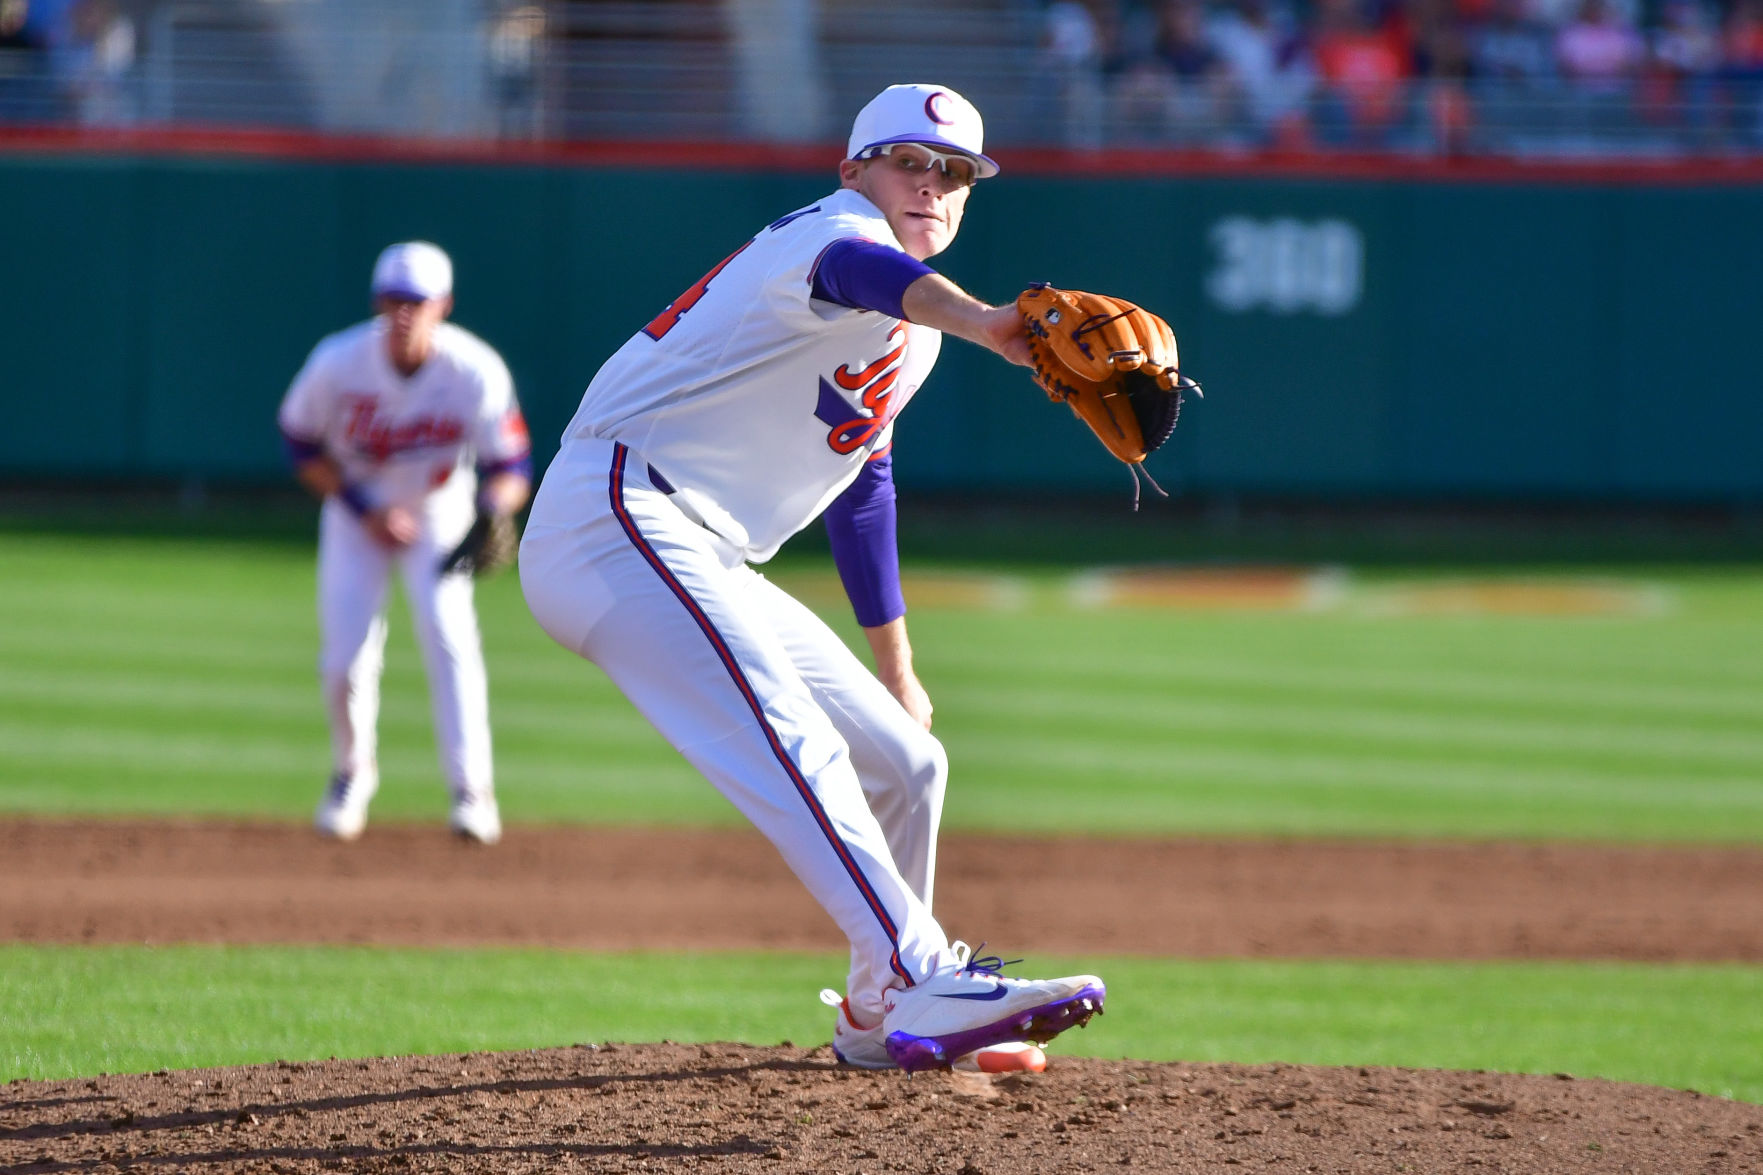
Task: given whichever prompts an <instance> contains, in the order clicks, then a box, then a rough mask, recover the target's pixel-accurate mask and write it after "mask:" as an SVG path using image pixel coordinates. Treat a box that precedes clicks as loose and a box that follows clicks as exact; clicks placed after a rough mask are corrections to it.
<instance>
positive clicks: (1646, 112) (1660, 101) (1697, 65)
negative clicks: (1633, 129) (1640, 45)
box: [1641, 0, 1720, 130]
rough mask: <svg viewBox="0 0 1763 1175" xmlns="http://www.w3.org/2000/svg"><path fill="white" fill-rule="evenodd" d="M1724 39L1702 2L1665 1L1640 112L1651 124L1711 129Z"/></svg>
mask: <svg viewBox="0 0 1763 1175" xmlns="http://www.w3.org/2000/svg"><path fill="white" fill-rule="evenodd" d="M1719 69H1720V38H1719V37H1718V36H1717V35H1716V33H1715V29H1714V24H1713V21H1712V20H1710V19H1709V17H1708V14H1707V13H1706V12H1705V11H1704V10H1703V8H1702V6H1701V5H1700V4H1699V3H1697V0H1665V5H1664V7H1663V8H1662V9H1661V10H1660V14H1659V27H1658V28H1656V29H1654V30H1653V32H1652V36H1651V38H1650V43H1649V45H1648V54H1647V65H1646V69H1645V72H1644V74H1643V84H1642V89H1641V114H1642V117H1643V118H1646V119H1647V120H1648V121H1649V122H1652V123H1655V124H1666V125H1687V126H1692V127H1695V128H1697V129H1699V130H1705V129H1707V128H1708V124H1709V120H1710V114H1711V110H1712V105H1713V95H1714V79H1715V75H1716V74H1717V73H1718V72H1719Z"/></svg>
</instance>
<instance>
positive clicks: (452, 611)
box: [318, 499, 493, 794]
mask: <svg viewBox="0 0 1763 1175" xmlns="http://www.w3.org/2000/svg"><path fill="white" fill-rule="evenodd" d="M470 522H471V519H470V516H469V514H468V515H467V516H466V517H465V518H464V519H463V520H459V519H453V518H441V519H439V520H437V518H436V517H434V516H433V515H432V514H431V515H427V516H424V517H423V526H422V533H421V535H420V536H419V537H418V538H417V539H416V541H415V542H413V543H411V544H410V545H409V546H408V547H405V548H404V549H403V550H401V551H393V550H388V549H387V548H385V547H383V546H381V545H380V544H379V543H378V542H376V541H375V540H374V538H373V536H372V535H370V534H369V533H368V531H367V528H366V527H364V526H363V525H362V523H361V520H360V519H358V518H356V517H355V515H354V514H352V513H351V512H350V511H349V509H348V508H347V507H345V506H343V505H342V504H341V503H339V502H337V501H335V500H330V499H327V500H326V502H325V504H324V508H323V510H321V511H320V513H319V525H318V620H319V631H320V652H319V677H320V679H321V680H322V682H323V686H324V698H325V709H326V711H327V713H328V714H329V715H330V725H331V749H332V755H333V757H334V760H335V769H336V770H337V771H339V772H344V773H347V774H350V775H354V776H357V777H365V778H374V779H377V778H378V770H379V768H378V762H377V758H376V749H377V743H378V735H377V730H376V727H377V724H378V720H379V707H380V672H381V670H382V669H383V667H384V665H385V647H386V589H387V585H388V582H389V581H390V579H391V573H392V568H393V565H394V564H395V565H396V566H397V568H398V571H399V572H400V573H401V576H402V578H403V581H404V597H405V601H406V602H407V603H408V604H409V607H410V616H411V620H412V622H413V624H414V627H415V629H416V638H417V643H418V644H419V645H421V646H422V657H423V665H424V667H425V669H426V670H427V672H428V683H429V701H430V705H431V708H432V710H433V713H434V723H435V742H436V744H437V747H438V749H439V752H440V759H441V773H442V775H443V776H445V778H446V780H447V784H448V786H449V787H450V788H451V789H453V791H455V792H462V791H465V792H481V793H484V794H489V793H490V792H491V791H492V788H493V779H492V768H491V759H490V702H489V687H488V682H487V679H486V676H485V672H484V653H483V642H482V640H481V638H480V637H479V634H478V624H477V611H476V609H475V608H474V607H473V606H472V581H471V577H470V576H468V575H448V576H445V577H443V576H440V575H437V574H436V568H437V567H438V566H439V564H440V561H441V559H442V558H443V557H444V556H445V554H446V553H447V552H448V551H450V550H452V548H453V547H454V546H455V545H457V543H458V542H459V540H460V539H462V538H463V537H465V531H466V529H467V527H469V526H470Z"/></svg>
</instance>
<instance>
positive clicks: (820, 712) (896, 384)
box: [520, 85, 1105, 1069]
mask: <svg viewBox="0 0 1763 1175" xmlns="http://www.w3.org/2000/svg"><path fill="white" fill-rule="evenodd" d="M982 137H983V131H982V124H981V119H980V115H979V112H978V111H977V110H975V109H974V107H973V106H972V105H971V104H969V103H968V102H967V101H966V100H965V99H964V98H962V97H961V95H959V94H957V93H956V92H955V91H953V90H951V89H949V88H948V87H946V86H937V85H903V86H891V87H889V88H888V89H886V90H884V91H883V92H882V93H881V94H880V95H878V96H877V97H876V98H875V99H874V100H872V101H871V102H870V103H869V104H868V105H867V106H865V107H864V108H863V110H862V111H861V112H859V113H858V115H857V118H856V121H855V124H854V126H853V127H852V132H851V137H850V142H849V145H848V146H849V149H848V151H847V157H846V158H845V160H844V161H843V162H841V163H840V164H839V171H838V174H839V186H838V188H837V189H836V190H834V191H832V192H830V193H828V194H827V195H826V196H825V197H823V198H822V199H820V200H817V201H815V202H814V203H813V204H810V205H809V206H807V207H804V208H800V209H797V210H796V211H794V212H791V213H789V214H787V215H785V216H781V217H779V218H778V219H777V220H775V221H773V222H772V223H771V224H769V225H767V226H765V227H764V228H762V229H760V230H759V232H758V233H757V234H756V235H754V236H753V237H752V239H750V240H748V241H747V242H746V243H744V244H742V245H740V246H739V247H738V248H736V249H735V250H734V251H733V252H732V253H730V254H729V255H728V256H727V257H725V258H724V259H722V260H721V261H719V262H717V263H716V264H715V265H714V266H712V267H711V268H710V270H709V271H708V272H707V273H705V274H704V276H703V277H702V278H700V279H699V280H698V281H697V282H695V283H693V284H692V285H691V286H690V287H689V288H688V289H687V290H685V292H683V293H682V294H681V295H680V296H679V297H678V298H677V299H675V300H674V302H673V303H672V304H671V305H669V306H667V307H666V308H665V309H663V310H661V312H660V313H658V314H656V315H655V317H654V318H653V319H652V320H651V321H650V322H649V323H648V324H647V325H645V326H643V327H642V329H641V330H639V331H637V333H636V334H635V335H633V336H632V337H631V339H630V341H629V342H627V343H626V344H625V345H624V346H623V347H622V348H620V349H619V351H618V352H617V353H616V354H614V355H613V356H612V357H611V359H609V360H608V361H607V362H606V364H605V365H604V366H603V367H601V369H600V371H599V373H598V374H597V375H596V376H595V377H594V379H593V381H592V383H590V385H589V386H588V389H587V392H586V394H585V395H584V396H583V398H582V403H581V407H580V409H579V411H578V412H577V413H576V416H575V418H574V419H573V420H572V421H571V422H570V424H569V427H568V429H567V430H566V432H565V434H564V437H563V445H562V450H561V452H560V453H559V454H558V456H557V458H556V460H555V461H554V462H553V463H552V465H551V466H550V468H549V469H548V470H547V471H546V474H545V477H544V481H543V484H542V485H541V487H540V489H539V492H538V496H537V498H536V500H535V502H534V505H533V510H532V514H531V516H530V518H529V519H528V526H527V530H526V535H525V538H524V539H523V541H522V546H521V558H520V574H521V584H522V587H523V589H524V590H525V593H526V598H527V602H528V605H529V606H530V607H531V609H532V612H533V615H534V617H536V618H537V620H538V621H539V623H540V625H541V626H542V627H543V628H544V629H545V630H546V632H548V633H550V635H551V636H552V637H553V638H554V639H555V640H556V641H558V642H559V643H560V644H562V645H563V646H564V647H565V648H568V649H570V650H572V651H573V652H575V653H577V654H579V655H580V656H582V657H585V658H587V659H588V660H590V661H592V662H594V663H595V664H596V665H598V666H599V667H600V668H601V669H603V670H604V671H605V672H606V673H607V675H608V676H609V677H610V678H611V679H612V680H613V681H614V682H615V683H616V684H617V685H618V686H619V688H620V689H621V690H622V691H623V692H624V693H625V695H626V696H627V697H628V698H630V700H631V701H632V702H633V703H634V704H635V705H636V706H637V708H638V709H639V710H640V711H641V712H642V713H643V714H644V716H645V717H647V718H648V719H649V721H650V722H652V723H653V724H654V725H655V727H656V728H657V729H658V730H659V731H661V733H662V734H663V735H664V736H665V737H666V738H667V739H668V740H669V742H671V743H672V745H673V746H674V747H675V748H676V749H677V750H678V751H679V752H680V753H681V754H682V755H684V756H685V757H686V759H687V760H688V761H690V762H691V763H692V764H693V765H694V766H695V767H697V768H698V769H699V770H700V771H702V772H703V773H704V775H705V776H706V777H708V778H709V779H710V781H711V782H712V783H713V784H715V786H716V787H717V788H718V789H720V790H721V791H722V793H723V794H724V795H725V796H727V797H728V798H729V800H730V801H731V802H733V803H734V805H735V806H736V807H737V808H738V809H740V811H741V812H742V813H744V814H745V815H746V816H747V818H748V819H749V820H751V821H752V822H753V823H754V825H756V826H757V827H758V828H759V829H760V830H761V831H762V832H763V833H764V834H765V835H766V836H767V837H769V838H770V840H771V841H772V843H773V844H774V845H776V846H777V848H778V850H779V851H780V852H781V853H782V854H783V856H784V859H785V860H786V861H787V862H788V863H789V865H790V867H791V868H792V869H793V870H794V871H795V873H796V875H797V876H798V877H799V878H800V879H801V880H802V882H803V884H805V885H806V886H807V887H808V889H809V890H810V891H811V892H812V893H813V895H814V896H815V898H816V899H817V900H818V901H819V902H820V903H821V905H822V906H823V907H825V909H826V910H827V911H828V913H830V914H831V915H832V917H833V918H834V920H835V921H836V922H837V923H838V925H839V926H840V928H841V929H842V930H843V931H844V932H845V934H846V936H847V937H848V938H849V939H850V943H851V966H850V972H849V975H848V976H847V984H846V991H845V996H844V998H843V999H840V998H839V996H838V993H836V992H834V993H828V1002H829V1003H832V1004H834V1005H836V1006H837V1008H838V1011H837V1013H836V1016H835V1021H834V1030H833V1046H834V1048H835V1050H836V1051H837V1053H838V1055H839V1056H840V1057H841V1059H843V1060H844V1061H846V1062H847V1063H850V1064H853V1065H859V1066H864V1067H870V1068H883V1067H895V1066H898V1067H902V1068H906V1069H920V1068H934V1067H944V1068H947V1067H950V1066H952V1065H964V1066H966V1065H977V1067H981V1068H988V1069H996V1068H1036V1067H1038V1066H1039V1065H1041V1064H1044V1063H1045V1062H1044V1059H1041V1057H1040V1053H1039V1050H1038V1048H1027V1047H1025V1046H1024V1042H1045V1041H1047V1040H1050V1039H1052V1038H1053V1037H1054V1036H1056V1035H1057V1034H1059V1033H1060V1032H1063V1031H1065V1030H1066V1029H1067V1028H1070V1027H1072V1026H1074V1025H1078V1024H1082V1023H1084V1022H1086V1021H1088V1020H1089V1018H1090V1017H1091V1016H1092V1015H1093V1014H1094V1013H1095V1012H1097V1011H1100V1010H1101V1008H1102V1004H1103V1000H1104V997H1105V991H1104V988H1103V984H1102V981H1101V980H1100V979H1098V978H1096V977H1095V976H1093V975H1075V976H1070V977H1067V978H1062V979H1051V980H1028V979H1019V978H1014V977H1009V976H1005V975H1003V974H1002V968H1003V966H1004V964H1002V963H1001V962H1000V960H998V959H997V958H995V957H992V958H975V957H973V956H972V954H971V952H969V951H968V950H967V949H966V948H965V947H964V946H963V945H962V944H959V943H952V942H951V941H950V940H949V938H948V937H947V936H946V935H945V933H944V930H943V928H942V926H941V925H939V924H938V922H937V920H936V919H935V918H934V917H933V916H932V913H931V896H932V894H931V887H932V878H933V875H934V872H935V863H934V852H935V840H936V830H937V821H938V819H939V818H940V814H941V810H942V801H943V789H944V785H945V782H946V775H947V764H946V761H945V757H944V754H943V750H942V747H941V746H940V745H939V744H938V743H937V741H936V739H935V738H933V737H932V736H931V734H930V733H929V730H928V726H929V722H930V705H929V700H928V698H927V697H926V695H925V692H924V690H923V688H922V687H921V686H920V685H919V683H918V679H917V677H916V675H915V674H914V673H913V670H912V654H911V647H910V644H909V642H908V641H907V639H906V629H905V606H904V602H903V599H902V597H901V593H900V588H899V578H898V561H897V554H896V551H895V547H894V542H893V533H894V492H893V481H892V470H891V462H890V460H889V451H890V448H889V447H890V445H891V443H892V440H893V425H894V419H895V417H896V416H898V415H899V413H900V411H901V410H902V409H904V408H905V407H906V405H907V404H908V403H909V402H910V401H911V399H912V398H913V396H915V395H916V394H917V393H918V391H919V388H920V387H921V386H922V385H923V383H924V381H925V379H926V378H927V377H928V376H929V374H930V371H931V367H932V365H933V364H934V363H935V362H936V359H937V353H938V350H939V348H940V347H941V346H942V339H943V335H944V334H945V333H947V334H953V335H955V336H956V337H958V338H962V339H965V340H967V341H969V342H971V343H976V344H978V345H980V346H982V347H985V348H987V349H989V350H992V351H995V352H997V353H998V354H999V355H1001V356H1003V357H1004V358H1005V359H1007V360H1008V361H1010V362H1012V363H1017V364H1022V365H1025V366H1026V365H1027V364H1028V363H1029V362H1030V353H1031V349H1030V343H1029V339H1028V335H1027V331H1026V329H1025V320H1024V318H1023V316H1022V314H1021V313H1020V312H1019V311H1018V310H1017V308H1016V307H1014V306H1004V307H992V306H988V305H986V304H985V303H982V302H980V301H978V300H976V299H974V298H972V297H970V296H969V295H968V294H966V293H964V292H963V291H962V290H961V289H960V288H959V287H957V286H956V285H955V284H954V283H953V282H950V281H949V280H948V279H947V278H944V277H942V276H941V275H939V274H937V273H936V272H934V271H933V270H932V269H930V267H929V266H927V265H926V264H925V260H926V259H927V258H930V257H933V256H935V255H936V254H938V253H940V252H942V251H943V250H944V249H945V248H946V247H947V246H948V245H949V243H950V242H951V241H953V240H954V239H955V235H956V233H957V232H958V231H959V230H960V227H961V221H962V217H963V215H964V214H965V212H966V208H967V202H968V199H969V197H970V196H971V195H972V193H973V188H974V185H975V183H976V182H977V181H979V180H982V179H986V178H988V177H990V176H993V175H995V174H996V173H997V171H998V167H997V164H996V163H994V162H993V161H992V160H991V159H990V158H989V157H987V156H986V155H985V154H984V152H983V150H982V146H983V143H982ZM829 506H830V507H831V508H832V526H831V527H830V530H831V532H832V536H833V542H834V545H835V553H836V555H837V558H838V562H839V565H840V570H841V572H842V573H843V574H844V578H845V580H846V583H847V586H848V588H850V589H851V590H850V594H851V596H852V599H853V601H854V604H855V606H856V609H857V614H858V619H859V620H860V622H861V623H862V624H863V626H864V628H865V631H866V633H867V635H868V636H869V642H870V645H871V647H872V650H873V651H874V653H875V660H876V668H877V672H876V673H871V672H870V671H869V670H868V669H867V668H866V667H865V666H864V665H863V663H862V662H861V661H860V660H859V659H858V658H857V657H856V656H855V655H853V654H852V653H851V652H850V651H849V650H848V649H847V648H846V647H845V645H844V644H843V642H841V641H840V640H839V638H838V637H837V636H836V635H835V634H834V633H833V632H832V631H831V630H830V629H828V628H827V626H826V625H825V624H824V623H822V622H821V621H820V620H819V619H818V618H817V617H816V616H814V614H813V613H811V612H810V611H809V610H808V609H807V608H806V607H804V606H803V605H802V604H801V603H799V602H797V601H796V600H795V599H793V598H792V597H790V596H789V595H787V594H785V593H784V592H783V591H781V590H780V589H779V588H777V587H776V586H775V585H773V584H772V583H771V582H770V581H768V580H766V579H765V578H764V577H763V576H761V575H760V574H759V573H758V572H757V571H756V570H754V567H753V565H754V564H762V563H764V562H765V561H766V560H767V559H769V558H770V557H771V556H772V554H773V553H774V552H776V551H777V549H778V548H779V546H780V545H782V543H783V542H784V541H785V540H786V539H787V538H789V536H790V535H792V534H794V533H795V532H797V531H798V530H800V529H802V528H803V527H804V526H806V525H808V524H809V523H810V522H811V521H812V520H813V519H814V518H816V517H817V516H819V515H820V514H821V513H822V512H823V511H826V510H828V508H829Z"/></svg>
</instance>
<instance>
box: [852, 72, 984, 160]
mask: <svg viewBox="0 0 1763 1175" xmlns="http://www.w3.org/2000/svg"><path fill="white" fill-rule="evenodd" d="M889 143H923V144H924V145H925V146H927V147H935V148H940V149H942V150H945V151H958V152H960V153H961V154H963V155H971V156H972V157H973V159H974V161H975V162H976V163H977V164H978V165H979V166H978V175H979V178H980V179H988V178H990V177H991V176H994V175H997V174H998V164H997V163H996V161H994V160H993V159H991V158H990V157H989V156H987V155H986V154H984V148H985V124H984V123H983V122H982V121H981V120H980V117H979V111H978V110H976V109H974V106H973V103H971V102H969V101H968V100H967V99H966V98H963V97H962V96H961V95H960V94H957V93H956V92H955V91H954V90H951V89H950V88H949V87H948V86H933V85H929V84H926V83H923V82H918V83H914V84H912V85H906V86H889V87H888V88H887V89H885V90H883V91H882V92H881V93H879V94H877V95H876V96H875V97H873V98H871V99H870V100H869V105H867V106H865V107H864V108H863V109H862V110H859V111H858V112H857V118H856V120H855V121H853V122H852V123H851V141H850V143H849V144H847V149H846V156H845V157H846V158H847V159H860V158H862V157H863V153H864V152H865V151H868V150H870V149H871V148H874V147H883V146H886V145H887V144H889Z"/></svg>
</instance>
